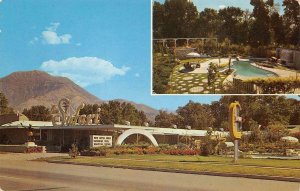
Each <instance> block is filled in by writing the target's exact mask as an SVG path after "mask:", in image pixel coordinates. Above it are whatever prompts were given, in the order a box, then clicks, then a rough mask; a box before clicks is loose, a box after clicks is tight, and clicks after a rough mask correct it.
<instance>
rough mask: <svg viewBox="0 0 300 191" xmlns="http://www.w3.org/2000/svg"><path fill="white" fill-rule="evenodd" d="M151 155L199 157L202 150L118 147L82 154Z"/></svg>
mask: <svg viewBox="0 0 300 191" xmlns="http://www.w3.org/2000/svg"><path fill="white" fill-rule="evenodd" d="M123 154H136V155H151V154H166V155H199V154H200V150H195V149H188V148H164V147H163V148H160V147H131V146H130V147H124V146H121V147H116V148H106V147H98V148H91V149H87V150H84V151H82V152H81V155H82V156H107V155H123Z"/></svg>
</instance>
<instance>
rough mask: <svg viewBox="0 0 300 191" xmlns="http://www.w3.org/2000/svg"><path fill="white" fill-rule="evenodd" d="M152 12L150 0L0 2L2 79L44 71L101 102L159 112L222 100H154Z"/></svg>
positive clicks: (2, 0)
mask: <svg viewBox="0 0 300 191" xmlns="http://www.w3.org/2000/svg"><path fill="white" fill-rule="evenodd" d="M150 9H151V2H150V1H147V0H127V1H124V0H113V1H112V0H51V1H37V0H24V1H19V0H0V30H1V32H0V66H1V69H0V77H4V76H6V75H8V74H10V73H12V72H15V71H29V70H44V71H47V72H49V73H51V74H54V75H61V76H67V77H69V78H71V79H72V80H73V81H75V82H77V83H78V84H80V85H81V86H82V87H84V88H85V89H86V90H88V91H89V92H91V93H92V94H94V95H96V96H98V97H99V98H101V99H104V100H110V99H115V98H122V99H127V100H131V101H135V102H137V103H144V104H147V105H149V106H152V107H154V108H157V109H161V108H164V109H169V110H175V109H176V108H177V107H178V106H179V105H184V104H186V103H187V102H188V101H189V100H190V99H192V100H195V101H199V102H203V103H210V102H211V101H214V100H218V99H219V98H220V96H209V97H204V96H197V97H195V96H194V97H192V96H189V97H186V96H185V97H184V96H167V97H166V96H151V95H150V59H151V58H150V42H151V41H150V36H151V33H150V26H151V24H150Z"/></svg>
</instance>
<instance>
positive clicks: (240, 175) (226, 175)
mask: <svg viewBox="0 0 300 191" xmlns="http://www.w3.org/2000/svg"><path fill="white" fill-rule="evenodd" d="M47 162H49V163H57V164H72V165H84V166H95V167H109V168H123V169H132V170H147V171H158V172H172V173H182V174H198V175H210V176H224V177H239V178H251V179H261V180H276V181H285V182H300V178H296V177H282V176H266V175H252V174H238V173H221V172H210V171H201V172H200V171H193V170H179V169H166V168H153V167H138V166H126V165H107V164H88V163H73V162H66V161H47Z"/></svg>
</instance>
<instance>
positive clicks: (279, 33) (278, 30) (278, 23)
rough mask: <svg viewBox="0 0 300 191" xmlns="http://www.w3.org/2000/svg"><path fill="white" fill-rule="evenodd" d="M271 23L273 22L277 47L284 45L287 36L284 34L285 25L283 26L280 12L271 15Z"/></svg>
mask: <svg viewBox="0 0 300 191" xmlns="http://www.w3.org/2000/svg"><path fill="white" fill-rule="evenodd" d="M270 21H271V28H272V36H273V41H274V42H275V43H276V44H277V45H279V44H283V43H284V41H285V34H284V25H283V19H282V17H281V16H280V15H279V13H278V12H274V13H272V15H271V20H270Z"/></svg>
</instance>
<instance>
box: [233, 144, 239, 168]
mask: <svg viewBox="0 0 300 191" xmlns="http://www.w3.org/2000/svg"><path fill="white" fill-rule="evenodd" d="M238 158H239V140H238V139H235V140H234V162H235V163H236V162H237V161H238Z"/></svg>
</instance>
